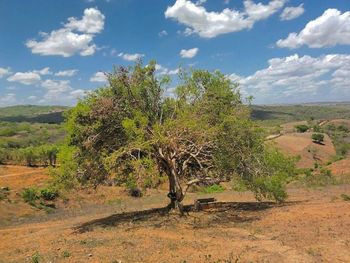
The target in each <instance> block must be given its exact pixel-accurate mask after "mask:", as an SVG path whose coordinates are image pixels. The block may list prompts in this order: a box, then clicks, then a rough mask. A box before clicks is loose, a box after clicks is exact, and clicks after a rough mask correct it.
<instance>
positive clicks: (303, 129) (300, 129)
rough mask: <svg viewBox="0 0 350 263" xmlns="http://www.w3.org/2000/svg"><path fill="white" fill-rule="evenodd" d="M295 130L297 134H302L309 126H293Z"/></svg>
mask: <svg viewBox="0 0 350 263" xmlns="http://www.w3.org/2000/svg"><path fill="white" fill-rule="evenodd" d="M295 128H296V129H297V132H300V133H304V132H307V130H308V129H309V126H307V125H305V124H301V125H297V126H295Z"/></svg>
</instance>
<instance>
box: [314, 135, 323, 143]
mask: <svg viewBox="0 0 350 263" xmlns="http://www.w3.org/2000/svg"><path fill="white" fill-rule="evenodd" d="M311 139H312V140H313V141H314V142H316V143H322V142H323V140H324V135H323V134H322V133H313V134H312V135H311Z"/></svg>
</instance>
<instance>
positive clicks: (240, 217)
mask: <svg viewBox="0 0 350 263" xmlns="http://www.w3.org/2000/svg"><path fill="white" fill-rule="evenodd" d="M294 203H295V202H286V203H283V204H277V203H275V202H215V203H210V204H205V205H203V206H202V209H201V210H200V211H195V206H194V205H185V206H184V211H185V213H186V214H187V216H184V217H183V218H180V215H178V214H174V213H172V214H171V215H170V214H169V212H170V211H169V208H168V207H162V208H154V209H148V210H143V211H135V212H124V213H119V214H113V215H110V216H107V217H104V218H99V219H95V220H91V221H88V222H85V223H83V224H80V225H78V226H75V227H74V228H73V230H74V233H84V232H88V231H93V230H94V228H97V227H102V228H108V227H116V226H118V225H122V224H125V223H129V224H135V223H138V224H141V223H147V222H152V224H151V225H153V226H161V225H164V224H166V223H169V222H170V223H171V220H170V217H171V216H173V218H174V219H175V218H176V219H175V220H177V222H180V221H181V222H182V221H183V222H186V220H187V221H188V219H189V218H192V219H193V218H196V219H199V218H200V217H202V215H207V216H208V215H210V216H211V217H210V219H208V220H207V221H208V222H209V221H210V222H209V223H208V224H205V225H209V224H210V225H212V224H227V223H249V222H252V221H255V220H258V219H259V217H258V216H257V214H258V212H261V211H265V210H268V209H271V208H273V207H281V206H287V205H292V204H294ZM190 212H191V216H190V217H189V215H190V214H189V213H190ZM197 213H198V216H199V217H196V215H197ZM204 217H205V216H203V218H204ZM164 219H165V221H164ZM196 219H194V221H196ZM196 225H197V224H194V227H196Z"/></svg>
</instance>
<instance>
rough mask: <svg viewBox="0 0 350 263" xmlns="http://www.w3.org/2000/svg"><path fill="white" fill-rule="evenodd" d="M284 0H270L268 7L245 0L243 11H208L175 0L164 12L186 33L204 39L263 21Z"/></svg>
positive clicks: (274, 11) (184, 0)
mask: <svg viewBox="0 0 350 263" xmlns="http://www.w3.org/2000/svg"><path fill="white" fill-rule="evenodd" d="M285 2H286V0H271V1H270V2H269V3H268V4H266V5H264V4H262V3H258V4H256V3H255V2H253V1H252V0H245V1H244V10H243V11H238V10H234V9H229V8H225V9H224V10H222V11H221V12H209V11H207V10H206V9H205V8H204V7H203V6H201V5H198V4H195V3H192V2H191V1H189V0H177V1H176V2H175V4H174V5H173V6H169V7H168V8H167V9H166V11H165V17H166V18H172V19H175V20H177V21H178V22H180V23H181V24H184V25H186V26H187V28H188V29H186V34H187V35H189V34H192V33H196V34H198V35H199V36H201V37H204V38H213V37H216V36H218V35H221V34H227V33H231V32H237V31H241V30H244V29H250V28H252V27H253V26H254V24H255V22H257V21H259V20H262V19H266V18H268V17H269V16H271V15H273V14H274V13H276V12H277V11H278V10H280V9H281V8H282V7H283V6H284V4H285Z"/></svg>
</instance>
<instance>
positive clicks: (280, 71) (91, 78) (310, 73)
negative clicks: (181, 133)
mask: <svg viewBox="0 0 350 263" xmlns="http://www.w3.org/2000/svg"><path fill="white" fill-rule="evenodd" d="M137 58H142V59H143V61H144V62H145V63H147V62H148V61H149V60H151V59H155V60H156V61H157V63H158V66H157V68H158V71H157V74H158V75H162V74H169V75H170V76H172V77H174V78H176V72H177V70H176V69H177V68H178V67H179V66H181V67H194V68H200V69H208V70H217V69H218V70H220V71H221V72H223V73H224V74H226V75H227V77H229V78H231V79H232V80H233V81H237V82H238V83H240V87H241V91H242V94H243V95H244V96H248V95H253V96H254V98H255V99H254V103H259V104H271V103H301V102H318V101H348V100H350V3H349V1H348V0H320V1H315V0H303V1H302V0H300V1H299V0H289V1H288V0H230V1H229V0H206V1H205V0H191V1H190V0H177V1H175V0H172V1H168V0H60V1H57V0H26V1H23V0H0V106H7V105H15V104H42V105H73V104H74V103H75V102H76V100H77V98H80V97H82V96H84V92H86V91H89V90H92V89H94V88H97V87H99V86H103V85H105V82H104V75H103V74H102V72H105V71H110V70H111V69H112V67H113V65H130V64H133V63H134V61H135V59H137ZM173 85H175V84H173ZM171 91H172V87H170V89H169V91H168V94H170V95H171Z"/></svg>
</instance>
